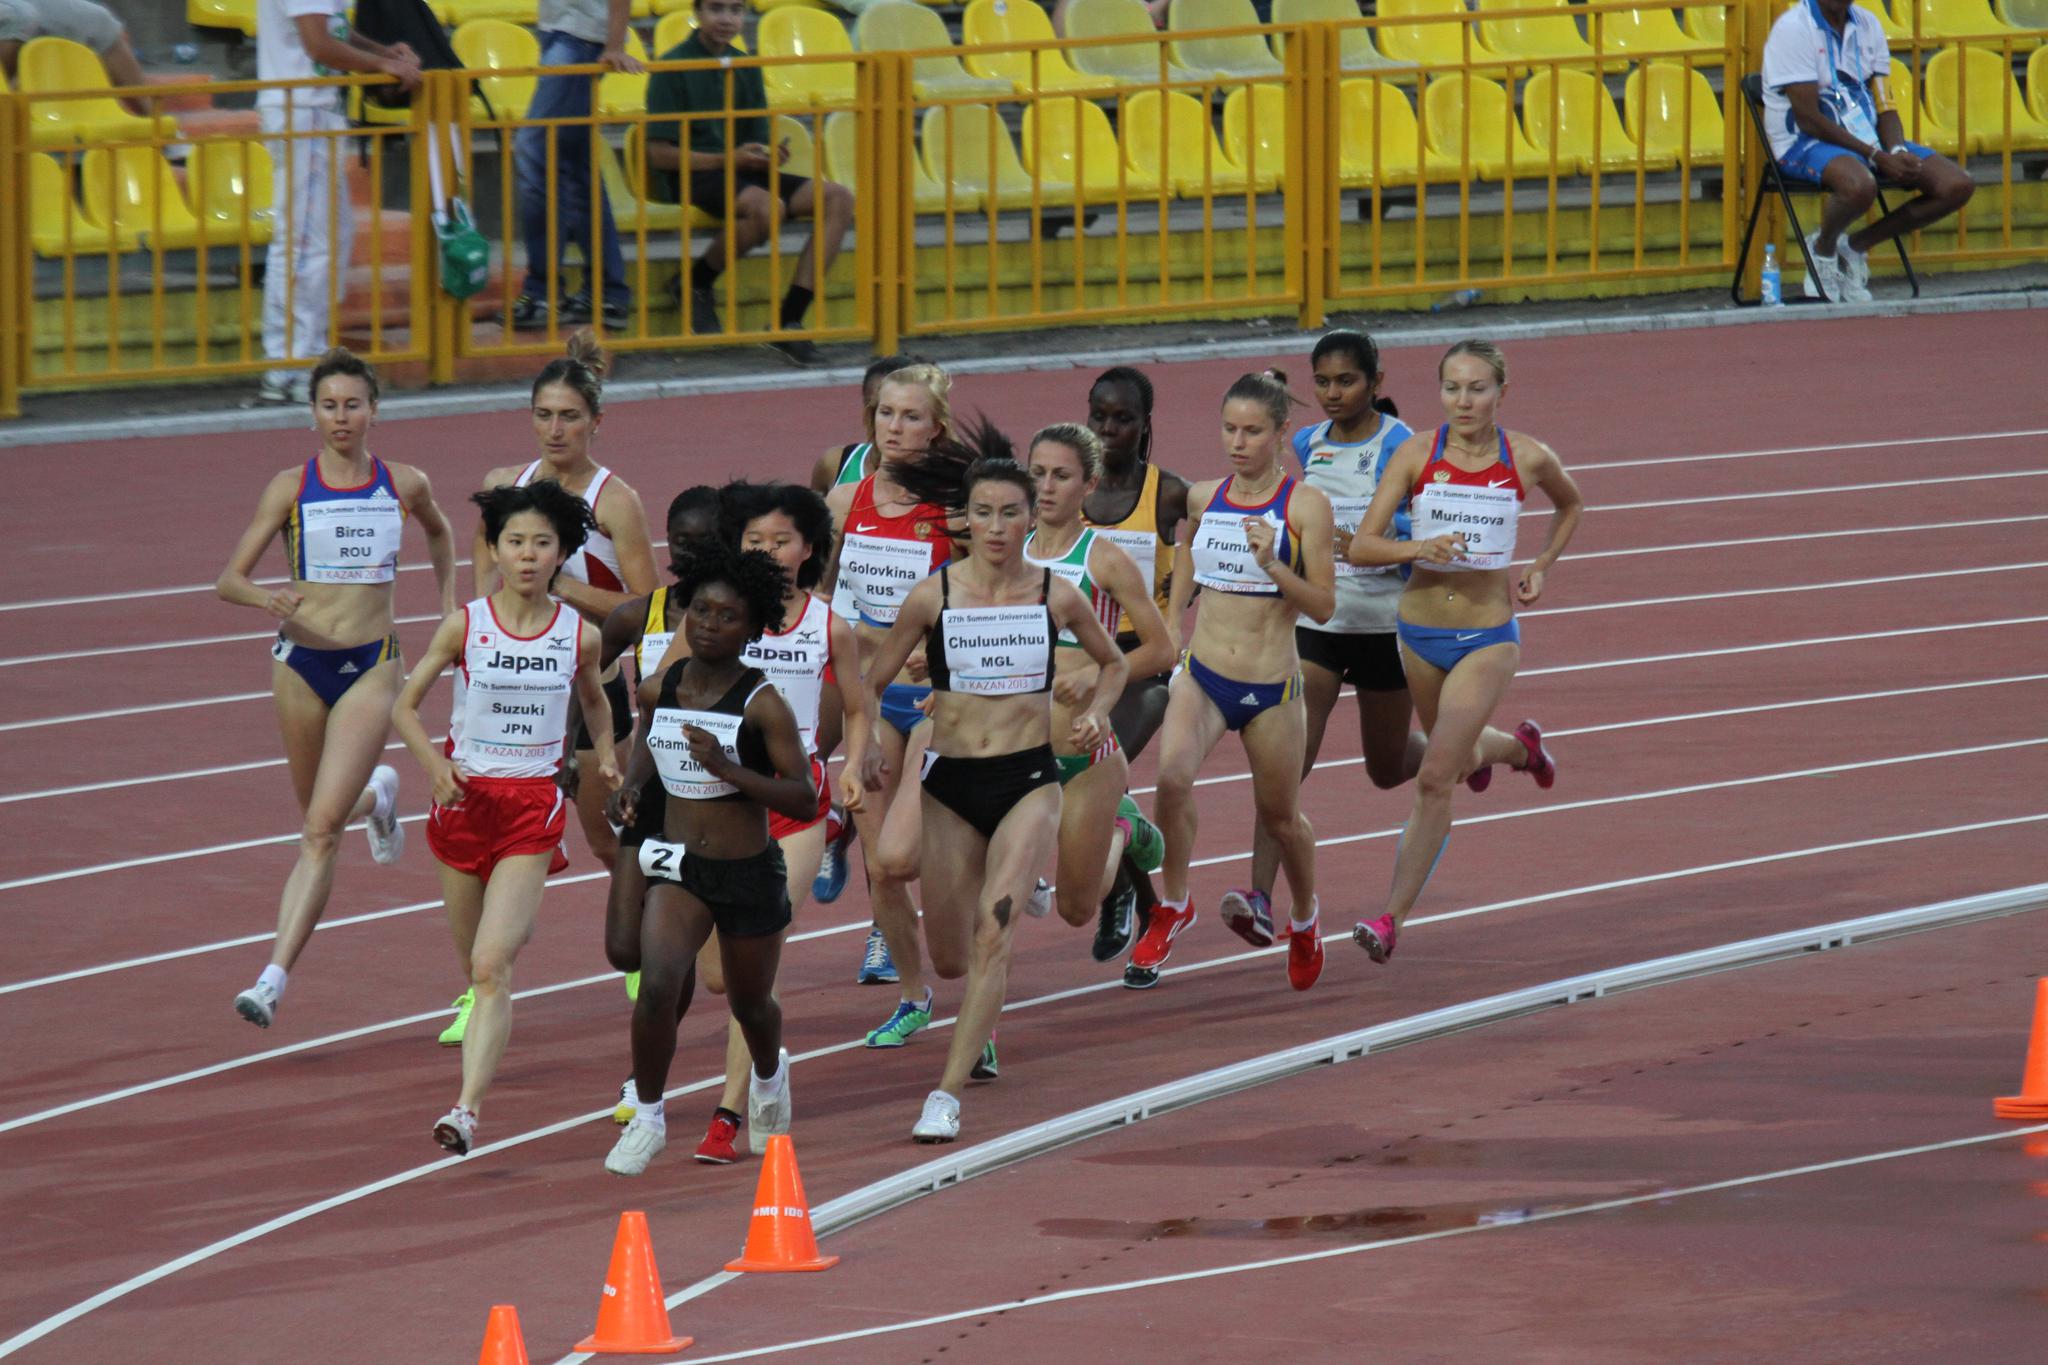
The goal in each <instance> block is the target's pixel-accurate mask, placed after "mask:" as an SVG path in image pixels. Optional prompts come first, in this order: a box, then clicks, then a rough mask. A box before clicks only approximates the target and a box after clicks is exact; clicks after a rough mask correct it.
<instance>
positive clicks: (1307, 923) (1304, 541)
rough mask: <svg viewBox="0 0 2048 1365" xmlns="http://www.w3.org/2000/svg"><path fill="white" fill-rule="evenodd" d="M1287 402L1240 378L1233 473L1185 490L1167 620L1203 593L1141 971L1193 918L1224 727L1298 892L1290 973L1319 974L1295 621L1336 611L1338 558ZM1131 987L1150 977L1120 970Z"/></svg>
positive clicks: (1226, 424)
mask: <svg viewBox="0 0 2048 1365" xmlns="http://www.w3.org/2000/svg"><path fill="white" fill-rule="evenodd" d="M1293 401H1294V400H1293V398H1292V397H1291V396H1290V395H1289V394H1288V392H1287V385H1286V383H1285V382H1284V381H1282V380H1279V379H1276V378H1273V377H1271V376H1270V375H1264V374H1248V375H1245V376H1243V377H1242V378H1240V379H1239V380H1238V381H1237V382H1236V383H1235V384H1232V385H1231V386H1230V390H1229V392H1227V393H1225V394H1224V395H1223V449H1224V453H1225V454H1226V455H1228V456H1229V458H1230V463H1231V467H1232V472H1231V474H1230V476H1229V477H1228V478H1223V479H1215V480H1210V481H1207V482H1204V483H1198V484H1196V485H1195V486H1194V488H1193V489H1192V490H1191V491H1190V492H1189V494H1188V505H1189V507H1191V508H1193V509H1196V510H1193V511H1191V512H1190V513H1189V515H1188V528H1187V531H1186V532H1185V533H1184V534H1183V536H1182V544H1183V545H1184V546H1185V547H1186V552H1185V553H1183V554H1181V555H1180V556H1178V557H1177V558H1176V560H1175V563H1174V569H1173V600H1172V602H1171V603H1170V604H1169V607H1168V610H1167V617H1166V619H1167V620H1169V621H1173V620H1178V619H1179V618H1180V614H1181V612H1182V611H1184V610H1185V609H1186V607H1187V604H1188V598H1189V596H1190V595H1191V594H1192V593H1193V592H1194V589H1195V586H1196V585H1197V584H1200V585H1201V586H1202V587H1203V588H1206V589H1208V592H1207V593H1206V594H1205V595H1204V596H1203V598H1202V605H1201V611H1200V614H1199V615H1198V616H1197V617H1196V622H1195V632H1194V637H1193V639H1192V641H1191V642H1190V647H1189V649H1188V652H1187V654H1186V655H1185V663H1184V665H1183V667H1182V668H1181V670H1180V672H1179V673H1178V674H1177V675H1176V676H1175V677H1174V680H1173V688H1172V696H1171V699H1170V700H1169V701H1168V703H1167V708H1166V723H1165V725H1164V727H1163V732H1164V733H1163V737H1162V739H1161V740H1160V746H1161V747H1160V757H1159V796H1158V806H1157V807H1156V810H1157V815H1158V820H1159V826H1160V828H1161V830H1163V831H1164V832H1165V835H1166V865H1165V869H1164V876H1163V880H1164V882H1165V887H1164V890H1165V892H1166V895H1165V898H1164V899H1163V900H1162V901H1161V902H1160V904H1159V905H1158V906H1157V907H1156V908H1155V909H1154V910H1153V911H1152V915H1151V920H1150V923H1149V924H1147V925H1146V928H1145V932H1144V933H1143V934H1142V935H1140V936H1139V939H1138V942H1137V944H1136V945H1135V946H1133V947H1132V949H1131V966H1132V967H1133V968H1135V969H1137V970H1138V971H1140V972H1157V971H1158V969H1159V966H1160V964H1161V963H1163V962H1165V961H1166V958H1167V955H1168V954H1169V953H1171V952H1172V951H1173V941H1174V939H1175V938H1177V937H1179V935H1180V933H1181V931H1182V930H1184V929H1186V928H1187V927H1188V925H1190V924H1192V923H1194V921H1195V912H1194V911H1193V910H1191V909H1189V908H1188V862H1189V859H1190V858H1191V856H1192V854H1193V850H1194V844H1195V806H1194V784H1195V773H1196V770H1197V769H1199V768H1200V767H1201V764H1202V760H1203V759H1205V758H1207V757H1208V756H1209V751H1210V750H1211V749H1213V748H1215V747H1216V741H1218V740H1220V739H1221V738H1223V733H1224V731H1226V730H1236V731H1239V732H1241V733H1242V735H1243V739H1244V751H1245V757H1246V759H1248V760H1249V761H1250V764H1251V770H1252V803H1253V806H1254V809H1255V810H1256V812H1257V816H1258V823H1259V824H1260V825H1262V826H1263V827H1264V828H1265V830H1266V832H1267V834H1268V835H1269V836H1270V837H1271V838H1272V840H1273V842H1274V844H1275V846H1276V847H1277V848H1278V850H1279V855H1280V866H1281V869H1282V870H1283V871H1284V872H1285V873H1286V874H1287V886H1288V890H1289V891H1291V892H1292V893H1293V895H1294V911H1293V915H1292V916H1291V920H1290V925H1291V929H1292V935H1291V937H1290V939H1289V941H1288V947H1287V979H1288V982H1289V983H1290V984H1291V985H1293V987H1294V989H1296V990H1298V991H1305V990H1307V989H1308V988H1309V987H1310V986H1313V985H1314V984H1315V983H1316V978H1317V977H1318V976H1320V975H1322V970H1323V945H1322V939H1321V938H1320V937H1319V936H1318V934H1317V932H1316V894H1315V867H1316V862H1315V856H1316V855H1315V832H1314V831H1313V830H1312V829H1310V828H1309V823H1308V821H1307V819H1306V818H1304V817H1303V816H1302V814H1301V805H1300V796H1301V755H1302V749H1303V746H1304V743H1305V739H1304V729H1305V724H1306V722H1305V720H1304V717H1303V714H1302V705H1301V700H1300V694H1301V663H1300V658H1299V656H1298V655H1297V654H1296V652H1295V644H1294V623H1295V618H1296V617H1297V616H1307V617H1309V618H1310V619H1312V620H1316V621H1327V620H1329V619H1330V617H1331V615H1332V614H1333V613H1334V612H1335V611H1336V606H1337V598H1336V588H1335V578H1336V565H1335V561H1334V560H1333V559H1332V557H1331V554H1330V539H1331V534H1332V525H1331V515H1330V500H1329V498H1327V497H1326V496H1324V494H1323V493H1322V491H1321V490H1320V489H1316V488H1312V487H1310V486H1308V485H1306V484H1303V483H1300V482H1298V481H1297V480H1296V479H1295V478H1294V477H1293V476H1292V475H1289V474H1288V473H1286V471H1285V470H1284V469H1283V468H1282V467H1281V463H1280V460H1281V449H1282V443H1283V441H1284V439H1285V436H1286V432H1287V417H1288V408H1289V406H1290V405H1291V404H1292V403H1293ZM1224 922H1225V923H1226V924H1228V925H1229V926H1230V928H1231V929H1232V930H1233V931H1234V932H1236V933H1237V934H1238V935H1239V936H1240V937H1242V938H1243V939H1245V940H1246V941H1247V942H1249V943H1252V944H1255V945H1257V946H1260V947H1264V946H1266V945H1267V944H1270V943H1271V942H1272V941H1273V930H1272V924H1271V922H1270V921H1265V922H1261V921H1260V920H1258V919H1257V918H1255V917H1253V918H1242V919H1240V918H1231V917H1230V916H1228V915H1226V916H1225V920H1224ZM1153 979H1154V980H1156V977H1155V978H1153ZM1125 984H1126V985H1140V984H1150V982H1146V981H1143V980H1142V979H1141V980H1138V981H1134V980H1133V979H1132V978H1131V977H1129V976H1126V978H1125Z"/></svg>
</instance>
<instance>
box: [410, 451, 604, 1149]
mask: <svg viewBox="0 0 2048 1365" xmlns="http://www.w3.org/2000/svg"><path fill="white" fill-rule="evenodd" d="M475 501H476V502H477V504H478V506H479V507H481V508H482V510H483V522H484V531H485V535H486V536H487V537H488V544H489V545H490V547H491V549H492V551H493V553H494V554H495V555H496V562H497V563H498V564H499V565H500V566H501V568H502V570H503V574H504V578H505V584H504V586H503V587H501V588H499V589H498V590H497V591H496V592H494V593H491V594H490V595H489V596H488V597H480V598H478V599H477V600H476V601H474V602H471V603H469V604H468V605H467V606H465V607H463V608H462V609H461V610H460V611H456V612H451V613H450V614H449V615H448V617H447V618H446V619H445V620H443V621H442V622H441V625H440V627H439V628H438V629H437V630H435V632H434V638H433V640H432V642H431V643H429V644H428V646H427V649H426V653H425V654H423V655H422V656H421V658H420V663H419V667H417V668H415V669H414V670H413V672H412V676H411V677H409V678H407V679H406V681H405V686H404V688H403V689H401V690H400V692H399V694H398V702H397V704H396V706H395V707H394V708H393V710H392V716H391V722H392V727H393V728H394V729H396V730H397V731H398V736H399V738H400V739H402V740H404V741H405V746H406V748H408V749H410V750H412V754H413V757H414V758H415V759H417V760H418V761H419V765H420V767H421V768H422V769H424V770H425V771H426V774H427V776H428V778H429V779H430V780H431V781H432V783H433V788H434V808H433V811H432V813H431V814H430V815H429V817H428V820H427V844H428V846H429V847H430V848H432V849H433V851H434V856H435V857H436V858H437V859H439V860H440V863H441V895H442V899H443V900H444V901H445V902H446V904H447V906H448V923H449V925H450V927H451V928H452V929H453V931H454V934H455V947H456V951H457V953H458V954H459V955H460V956H461V957H462V959H463V960H464V962H465V963H466V964H467V966H468V971H467V973H466V974H467V976H468V977H469V991H468V992H466V994H469V995H470V996H471V997H472V1002H473V1003H472V1014H471V1017H470V1019H469V1020H468V1021H467V1025H466V1027H465V1029H464V1033H463V1038H462V1092H461V1095H460V1097H459V1098H458V1099H457V1101H456V1104H455V1107H454V1108H453V1109H451V1110H450V1111H449V1112H448V1114H447V1116H446V1117H444V1118H443V1119H442V1120H441V1121H440V1122H439V1123H437V1124H435V1125H434V1140H435V1141H437V1142H439V1143H440V1144H441V1145H442V1146H443V1147H445V1148H447V1149H448V1150H449V1151H451V1152H456V1153H466V1152H468V1151H469V1148H470V1144H471V1143H472V1142H473V1141H474V1140H475V1137H476V1126H477V1118H478V1115H479V1114H480V1113H481V1111H482V1108H483V1098H484V1093H485V1092H486V1091H487V1090H488V1089H489V1088H490V1084H491V1077H492V1075H493V1074H494V1073H495V1072H496V1070H497V1067H498V1059H499V1058H500V1057H501V1056H502V1055H503V1054H504V1051H505V1040H506V1038H507V1036H508V1035H509V1034H510V1032H511V1028H512V984H513V983H512V967H513V963H514V961H515V960H516V959H517V958H518V956H519V949H520V947H521V945H523V944H524V943H525V942H526V940H527V938H528V937H529V936H530V935H531V934H532V932H533V921H534V917H535V915H536V914H537V913H538V912H539V910H540V899H541V888H542V886H543V885H544V883H545V879H546V877H547V875H548V869H549V865H550V863H551V862H552V861H553V859H554V857H555V856H556V855H557V852H558V850H559V848H560V845H561V842H562V831H563V827H564V825H565V824H566V822H567V810H566V807H565V805H564V803H563V800H562V793H561V789H560V788H559V787H558V786H556V781H555V779H556V776H557V773H558V770H559V769H560V767H561V761H562V746H563V740H564V738H565V737H566V735H567V733H568V718H569V697H570V693H571V692H572V690H573V692H574V693H575V695H576V696H577V697H578V699H579V700H581V702H582V704H583V706H584V707H585V708H586V709H587V710H589V711H590V712H591V713H592V714H594V715H602V714H603V713H604V711H605V710H606V708H607V706H608V703H607V702H606V701H605V699H604V688H603V686H602V684H600V683H599V682H598V676H597V651H598V640H599V637H598V632H597V630H596V629H595V628H594V627H592V626H590V625H588V624H586V623H585V622H583V621H582V620H581V619H579V618H578V617H577V615H576V613H575V612H573V611H571V610H569V609H568V607H566V606H564V605H563V604H562V603H561V602H559V601H557V600H556V599H554V598H553V597H550V596H549V595H548V584H549V582H550V581H551V580H552V579H553V578H554V576H555V573H556V571H557V570H558V569H559V568H560V567H561V564H562V561H563V560H564V559H565V558H566V557H567V556H568V555H569V554H571V553H574V552H575V550H576V549H577V548H578V547H579V546H580V545H581V544H582V542H583V537H584V535H585V534H586V532H587V531H588V528H589V520H590V512H589V509H588V508H587V507H585V506H584V505H583V503H582V502H581V501H580V500H579V499H577V498H576V497H575V496H574V495H573V494H570V493H567V492H565V491H564V490H563V489H562V488H561V487H560V486H559V485H557V484H554V483H551V482H548V481H545V480H543V481H542V482H539V483H535V484H532V485H529V486H526V487H503V488H494V489H491V490H489V491H487V492H483V493H479V494H477V495H476V499H475ZM450 666H453V667H454V669H455V710H454V719H453V721H452V722H451V724H450V726H449V734H448V743H447V749H446V751H445V752H444V751H443V750H442V749H441V748H440V747H438V746H436V745H435V744H434V742H433V741H432V740H431V739H429V738H428V737H427V732H426V728H425V727H424V726H423V725H421V723H420V714H419V708H420V702H421V701H422V700H423V699H424V698H425V697H426V694H427V692H428V691H429V690H430V689H431V688H432V687H433V685H434V681H435V680H436V679H437V678H439V677H440V676H441V673H442V670H444V669H446V668H449V667H450ZM590 776H591V781H590V783H589V785H590V786H592V787H596V788H602V789H603V792H604V794H605V795H607V796H609V795H610V793H611V792H612V791H613V790H614V789H616V788H617V787H618V785H619V768H618V763H617V761H616V760H615V759H614V757H613V754H612V746H611V737H610V727H609V726H608V725H600V726H599V727H598V732H597V752H596V755H595V758H594V764H593V768H592V771H591V774H590Z"/></svg>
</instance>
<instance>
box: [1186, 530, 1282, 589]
mask: <svg viewBox="0 0 2048 1365" xmlns="http://www.w3.org/2000/svg"><path fill="white" fill-rule="evenodd" d="M1247 521H1264V522H1267V523H1268V524H1270V525H1271V526H1272V527H1273V528H1274V532H1275V536H1276V541H1277V536H1278V532H1279V529H1280V519H1279V517H1278V516H1275V515H1272V514H1260V513H1256V512H1253V513H1237V512H1204V513H1203V514H1202V524H1201V525H1200V526H1198V527H1197V528H1196V529H1195V539H1194V545H1193V550H1194V556H1195V582H1197V583H1199V584H1201V585H1202V586H1203V587H1205V588H1214V589H1216V590H1217V591H1218V592H1237V593H1256V594H1262V595H1264V596H1267V597H1273V596H1277V595H1278V594H1279V592H1280V585H1279V584H1277V583H1275V582H1274V581H1273V577H1272V575H1271V574H1269V573H1267V572H1266V571H1265V570H1264V569H1262V568H1260V567H1259V562H1258V561H1257V560H1256V559H1254V558H1252V547H1251V544H1250V542H1248V541H1246V540H1245V538H1244V524H1245V523H1246V522H1247Z"/></svg>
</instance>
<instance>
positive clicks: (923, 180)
mask: <svg viewBox="0 0 2048 1365" xmlns="http://www.w3.org/2000/svg"><path fill="white" fill-rule="evenodd" d="M856 119H857V115H855V114H854V113H853V111H852V110H850V109H842V110H840V111H839V112H837V113H834V114H827V115H826V116H825V174H826V175H827V176H829V177H830V178H831V179H833V180H835V181H837V182H838V183H840V184H842V185H853V184H857V183H858V182H859V179H860V153H859V149H858V140H859V137H860V124H859V123H858V122H857V121H856ZM909 164H910V180H911V185H910V201H911V207H912V208H913V209H915V210H916V211H917V212H919V213H944V212H945V211H946V187H945V186H944V185H941V184H940V183H939V182H938V181H936V180H934V179H932V177H931V173H930V172H929V171H927V170H925V168H924V162H923V161H921V160H919V159H918V157H917V155H916V153H915V151H914V150H913V152H912V154H911V157H910V162H909ZM959 206H960V207H961V208H966V207H967V201H965V200H964V199H963V200H961V201H960V204H959Z"/></svg>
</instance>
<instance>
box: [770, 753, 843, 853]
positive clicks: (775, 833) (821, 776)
mask: <svg viewBox="0 0 2048 1365" xmlns="http://www.w3.org/2000/svg"><path fill="white" fill-rule="evenodd" d="M811 783H812V785H813V786H815V787H816V788H817V789H818V813H817V814H816V815H813V816H812V817H811V818H810V819H808V820H792V819H790V818H789V817H788V816H786V815H778V814H776V813H775V812H774V811H772V810H771V811H769V812H768V837H769V838H771V839H773V840H775V841H776V842H777V843H780V842H781V841H782V840H784V839H787V838H788V837H789V836H790V835H792V834H801V833H803V832H804V831H805V830H807V829H809V828H810V827H811V826H812V825H815V824H817V823H818V822H819V821H820V820H822V819H824V818H825V817H826V816H827V815H828V814H830V813H831V811H832V789H831V788H830V787H828V786H826V785H825V765H824V764H823V763H820V762H819V761H818V760H817V758H816V757H815V756H813V757H812V759H811Z"/></svg>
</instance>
